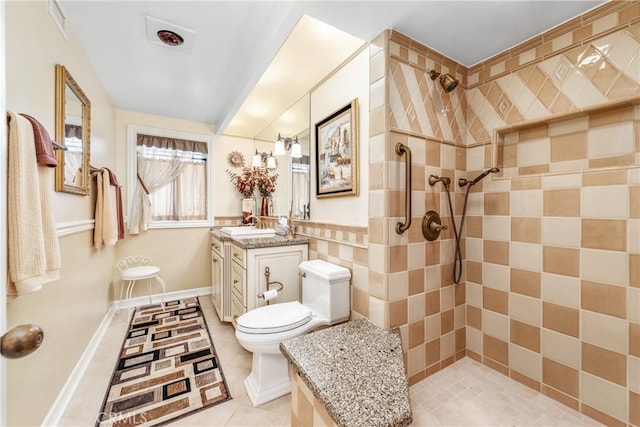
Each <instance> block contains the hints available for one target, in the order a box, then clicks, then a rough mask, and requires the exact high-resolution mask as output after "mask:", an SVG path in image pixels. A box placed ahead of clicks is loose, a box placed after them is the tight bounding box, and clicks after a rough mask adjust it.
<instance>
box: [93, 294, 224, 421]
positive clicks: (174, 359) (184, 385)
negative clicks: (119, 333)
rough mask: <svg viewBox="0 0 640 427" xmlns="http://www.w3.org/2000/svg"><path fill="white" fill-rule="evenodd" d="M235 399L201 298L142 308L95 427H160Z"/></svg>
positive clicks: (137, 311) (135, 318)
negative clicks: (227, 381)
mask: <svg viewBox="0 0 640 427" xmlns="http://www.w3.org/2000/svg"><path fill="white" fill-rule="evenodd" d="M229 399H231V396H230V395H229V391H228V388H227V383H226V381H225V378H224V374H223V373H222V367H221V366H220V363H219V361H218V357H217V355H216V351H215V348H214V346H213V341H212V340H211V335H210V334H209V329H208V328H207V324H206V322H205V319H204V316H203V314H202V310H201V309H200V304H199V302H198V299H197V298H188V299H183V300H177V301H169V302H167V303H165V308H164V311H163V309H162V307H161V306H160V305H159V304H155V305H148V306H144V307H138V308H137V309H136V311H135V313H134V314H133V318H132V319H131V324H130V325H129V330H128V331H127V335H126V337H125V340H124V343H123V345H122V350H121V351H120V356H119V358H118V362H117V363H116V367H115V370H114V372H113V376H112V377H111V383H110V386H109V389H108V390H107V394H106V396H105V399H104V403H103V405H102V410H101V412H100V414H99V416H98V421H97V422H96V426H99V427H102V426H132V425H135V426H157V425H162V424H166V423H167V422H169V421H173V420H175V419H176V418H180V417H184V416H187V415H190V414H192V413H194V412H196V411H199V410H202V409H206V408H209V407H211V406H213V405H217V404H219V403H222V402H225V401H227V400H229Z"/></svg>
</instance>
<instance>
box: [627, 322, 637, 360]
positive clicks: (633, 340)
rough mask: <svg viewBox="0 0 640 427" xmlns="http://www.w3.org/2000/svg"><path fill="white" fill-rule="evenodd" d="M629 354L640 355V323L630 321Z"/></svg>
mask: <svg viewBox="0 0 640 427" xmlns="http://www.w3.org/2000/svg"><path fill="white" fill-rule="evenodd" d="M629 354H630V355H632V356H636V357H640V324H639V323H633V322H629Z"/></svg>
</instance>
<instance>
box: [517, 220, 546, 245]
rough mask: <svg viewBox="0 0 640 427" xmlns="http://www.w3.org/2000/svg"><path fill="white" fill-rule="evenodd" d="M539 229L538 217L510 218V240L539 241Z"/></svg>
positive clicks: (540, 228)
mask: <svg viewBox="0 0 640 427" xmlns="http://www.w3.org/2000/svg"><path fill="white" fill-rule="evenodd" d="M541 230H542V227H541V220H540V218H517V217H515V218H511V240H514V241H516V242H527V243H540V241H541V234H542V233H541Z"/></svg>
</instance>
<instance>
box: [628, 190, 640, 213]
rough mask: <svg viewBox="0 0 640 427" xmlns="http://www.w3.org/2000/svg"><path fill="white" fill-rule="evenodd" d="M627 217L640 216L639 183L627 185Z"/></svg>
mask: <svg viewBox="0 0 640 427" xmlns="http://www.w3.org/2000/svg"><path fill="white" fill-rule="evenodd" d="M629 218H640V185H634V186H631V187H629Z"/></svg>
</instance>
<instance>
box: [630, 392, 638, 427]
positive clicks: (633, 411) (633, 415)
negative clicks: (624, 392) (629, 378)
mask: <svg viewBox="0 0 640 427" xmlns="http://www.w3.org/2000/svg"><path fill="white" fill-rule="evenodd" d="M629 423H630V424H631V425H635V426H640V394H638V393H634V392H632V391H629Z"/></svg>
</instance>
